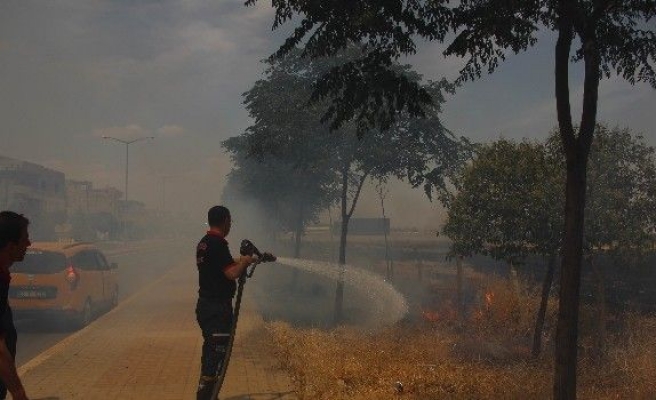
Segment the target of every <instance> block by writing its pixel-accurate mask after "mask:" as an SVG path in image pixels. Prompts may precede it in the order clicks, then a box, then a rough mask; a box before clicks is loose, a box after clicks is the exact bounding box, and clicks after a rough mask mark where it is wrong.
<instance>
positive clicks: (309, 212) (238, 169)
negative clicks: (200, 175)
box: [223, 136, 336, 257]
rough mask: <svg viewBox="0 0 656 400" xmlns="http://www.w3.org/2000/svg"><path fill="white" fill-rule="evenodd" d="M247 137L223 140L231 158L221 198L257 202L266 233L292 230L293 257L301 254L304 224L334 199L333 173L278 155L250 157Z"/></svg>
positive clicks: (316, 161) (312, 220) (313, 220)
mask: <svg viewBox="0 0 656 400" xmlns="http://www.w3.org/2000/svg"><path fill="white" fill-rule="evenodd" d="M249 139H251V137H250V136H237V137H233V138H230V139H228V140H226V141H224V142H223V147H224V148H225V149H226V150H228V152H229V153H230V154H231V158H232V161H233V168H232V170H231V171H230V173H229V174H228V182H227V184H226V188H225V189H224V198H226V199H230V198H234V199H243V198H247V199H249V200H254V201H256V202H257V204H258V206H259V207H260V208H261V209H262V210H263V211H264V212H265V216H266V217H267V218H266V224H267V225H268V226H267V231H268V232H271V233H275V232H278V231H283V232H285V231H286V232H293V233H294V257H300V252H301V238H302V236H303V235H304V234H305V227H306V226H307V224H308V223H311V222H315V221H316V220H318V218H319V213H320V212H321V211H323V210H324V209H325V208H327V207H328V206H329V205H330V204H332V203H333V202H334V201H335V198H336V191H335V188H334V177H333V175H334V174H333V173H332V172H331V171H330V170H328V169H321V168H316V165H315V166H314V168H311V165H309V164H308V163H305V164H303V167H304V168H301V167H300V166H299V165H296V162H298V160H296V161H290V160H289V159H285V158H284V157H281V156H280V155H272V154H262V155H260V156H258V157H252V156H249V154H250V153H249V152H250V151H251V150H250V148H249V147H248V140H249ZM299 145H300V146H302V143H299ZM314 162H315V163H318V160H317V159H315V160H314Z"/></svg>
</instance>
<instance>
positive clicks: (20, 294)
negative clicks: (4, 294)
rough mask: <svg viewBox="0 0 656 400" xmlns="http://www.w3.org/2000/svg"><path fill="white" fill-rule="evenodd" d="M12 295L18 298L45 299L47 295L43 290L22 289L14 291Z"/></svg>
mask: <svg viewBox="0 0 656 400" xmlns="http://www.w3.org/2000/svg"><path fill="white" fill-rule="evenodd" d="M12 297H15V298H18V299H45V298H47V297H48V293H47V292H46V291H45V290H36V289H35V290H31V289H23V290H17V291H15V292H14V293H13V296H12Z"/></svg>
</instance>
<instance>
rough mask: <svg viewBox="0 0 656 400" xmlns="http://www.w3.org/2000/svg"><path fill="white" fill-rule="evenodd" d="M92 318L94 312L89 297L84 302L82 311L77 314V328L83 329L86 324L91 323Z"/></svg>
mask: <svg viewBox="0 0 656 400" xmlns="http://www.w3.org/2000/svg"><path fill="white" fill-rule="evenodd" d="M92 318H93V312H92V309H91V300H89V299H87V301H85V302H84V306H83V307H82V310H80V313H79V314H78V316H77V321H76V325H77V328H78V329H82V328H84V327H85V326H87V325H89V324H90V323H91V319H92Z"/></svg>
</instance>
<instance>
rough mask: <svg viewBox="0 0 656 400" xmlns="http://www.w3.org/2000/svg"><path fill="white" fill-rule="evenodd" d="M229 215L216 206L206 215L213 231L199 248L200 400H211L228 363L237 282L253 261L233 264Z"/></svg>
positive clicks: (248, 259) (234, 262)
mask: <svg viewBox="0 0 656 400" xmlns="http://www.w3.org/2000/svg"><path fill="white" fill-rule="evenodd" d="M231 222H232V221H231V219H230V211H228V209H227V208H225V207H223V206H214V207H212V208H210V210H209V211H208V212H207V223H208V225H209V227H210V229H209V230H208V231H207V234H206V235H205V236H203V238H202V239H201V240H200V242H198V245H197V246H196V266H197V268H198V302H197V303H196V320H197V321H198V325H199V326H200V329H201V331H202V332H203V350H202V356H201V376H200V380H199V382H198V391H197V393H196V399H197V400H205V399H209V397H210V396H211V393H212V389H213V384H214V382H215V380H216V372H217V371H218V369H219V366H220V365H221V363H222V362H223V360H224V359H225V355H226V349H227V345H228V342H229V339H230V328H231V326H232V318H233V309H232V298H233V297H234V295H235V291H236V288H237V283H236V280H237V279H238V278H239V276H241V274H242V273H243V272H244V270H245V269H246V268H248V266H249V265H250V264H251V263H252V262H253V261H254V259H253V257H251V256H241V257H240V258H239V259H238V260H234V259H233V258H232V255H231V254H230V249H229V248H228V242H227V241H226V240H225V237H226V236H228V233H230V227H231Z"/></svg>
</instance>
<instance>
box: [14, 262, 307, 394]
mask: <svg viewBox="0 0 656 400" xmlns="http://www.w3.org/2000/svg"><path fill="white" fill-rule="evenodd" d="M196 279H197V277H196V273H195V269H193V268H191V267H190V266H189V265H184V266H180V267H177V268H174V269H173V270H171V271H169V272H168V273H167V274H166V275H164V276H163V277H161V278H160V279H158V280H156V281H154V282H153V283H151V284H150V285H149V286H147V287H145V288H144V289H143V290H141V291H140V292H139V293H137V294H135V295H134V296H132V297H130V298H128V299H126V300H124V301H123V302H122V303H121V304H119V306H118V307H117V308H116V309H114V310H112V311H111V312H110V313H108V314H105V315H104V316H102V317H100V318H99V319H98V320H96V321H95V322H94V323H93V324H91V325H90V326H88V327H86V328H85V329H82V330H80V331H78V332H76V333H74V334H72V335H71V336H69V337H67V338H66V339H64V340H63V341H62V342H60V343H58V344H57V345H55V346H53V347H52V348H50V349H49V350H47V351H46V352H44V353H42V354H40V355H39V356H37V357H35V358H34V359H32V360H30V361H29V362H27V363H25V364H24V365H23V366H21V367H20V368H19V371H18V372H19V374H20V376H21V378H22V380H23V383H24V385H25V388H26V390H27V393H28V395H29V396H30V399H33V400H38V399H44V400H45V399H49V400H56V399H59V400H68V399H85V400H86V399H88V400H91V399H98V400H112V399H121V400H125V399H139V400H148V399H170V400H184V399H195V398H196V397H195V394H196V385H197V383H198V374H199V370H200V352H201V345H202V338H201V334H200V329H199V328H198V326H197V324H196V320H195V314H194V307H195V302H196ZM248 289H249V287H248V282H247V283H246V287H245V292H244V300H243V302H242V309H241V314H240V316H239V324H238V327H237V337H236V339H235V345H234V348H233V353H232V358H231V360H230V365H229V368H228V373H227V375H226V379H225V382H224V385H223V388H222V390H221V396H220V399H221V400H264V399H266V400H273V399H281V400H293V399H296V396H295V395H294V393H293V391H292V390H293V389H292V386H291V381H290V379H289V377H288V376H287V375H286V374H285V373H284V372H282V371H280V370H279V369H278V368H277V361H276V359H275V356H274V355H273V354H272V353H271V351H270V348H269V346H270V345H269V343H268V340H269V339H268V338H267V336H266V331H265V330H264V325H263V322H262V319H261V318H260V317H259V316H258V315H257V314H256V313H255V310H254V309H253V307H252V300H251V297H250V296H249V290H248ZM19 340H20V336H19Z"/></svg>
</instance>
